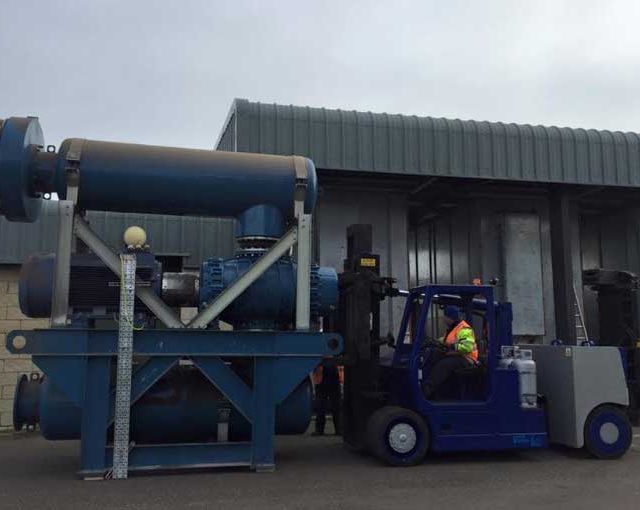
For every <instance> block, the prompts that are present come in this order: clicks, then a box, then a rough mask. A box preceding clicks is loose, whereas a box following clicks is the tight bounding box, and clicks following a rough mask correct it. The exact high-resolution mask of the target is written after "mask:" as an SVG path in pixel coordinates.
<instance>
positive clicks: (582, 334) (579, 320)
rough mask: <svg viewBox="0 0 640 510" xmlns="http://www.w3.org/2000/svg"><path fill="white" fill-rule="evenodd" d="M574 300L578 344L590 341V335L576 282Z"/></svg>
mask: <svg viewBox="0 0 640 510" xmlns="http://www.w3.org/2000/svg"><path fill="white" fill-rule="evenodd" d="M573 300H574V316H573V317H574V320H575V325H576V344H578V345H579V344H581V343H583V342H588V341H589V335H588V333H587V327H586V325H585V323H584V314H583V313H582V307H581V306H580V300H579V299H578V291H577V290H576V286H575V284H574V285H573Z"/></svg>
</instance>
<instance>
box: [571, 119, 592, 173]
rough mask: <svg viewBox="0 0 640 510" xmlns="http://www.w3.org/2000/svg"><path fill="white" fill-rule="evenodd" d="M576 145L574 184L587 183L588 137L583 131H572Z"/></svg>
mask: <svg viewBox="0 0 640 510" xmlns="http://www.w3.org/2000/svg"><path fill="white" fill-rule="evenodd" d="M574 135H575V143H576V169H577V174H576V182H579V183H581V184H588V183H589V137H588V135H587V132H586V131H585V130H584V129H576V130H575V131H574Z"/></svg>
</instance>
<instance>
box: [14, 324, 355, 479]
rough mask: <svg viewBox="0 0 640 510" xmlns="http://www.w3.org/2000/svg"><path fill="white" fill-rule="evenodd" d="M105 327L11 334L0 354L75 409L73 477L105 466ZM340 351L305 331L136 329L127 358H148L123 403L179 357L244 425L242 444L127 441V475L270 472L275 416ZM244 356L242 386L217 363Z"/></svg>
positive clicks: (111, 395) (335, 340)
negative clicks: (14, 357) (32, 371)
mask: <svg viewBox="0 0 640 510" xmlns="http://www.w3.org/2000/svg"><path fill="white" fill-rule="evenodd" d="M117 344H118V333H117V331H113V330H89V329H70V328H60V329H46V330H35V331H12V332H11V333H9V335H7V341H6V345H7V349H8V350H9V352H11V353H14V354H30V355H32V357H33V361H34V363H36V364H37V365H38V367H40V369H42V371H43V372H44V373H45V374H46V375H47V377H48V378H50V380H51V381H52V382H53V383H54V384H55V385H56V386H58V388H59V389H60V390H61V391H62V392H63V393H64V394H65V395H66V397H67V398H68V399H69V400H70V401H71V402H72V403H73V404H74V405H75V406H77V407H78V408H80V409H81V412H82V425H81V430H82V434H81V469H80V472H79V475H80V476H81V477H83V478H90V477H104V476H105V475H106V474H108V473H109V472H110V469H111V467H112V456H113V450H112V446H111V445H110V444H108V434H107V430H108V428H109V426H110V425H111V424H112V423H113V418H114V416H113V414H114V402H115V390H114V387H113V385H112V383H111V367H112V364H113V361H114V360H115V357H116V355H117V350H118V345H117ZM341 350H342V338H341V337H340V336H339V335H337V334H327V333H314V332H299V331H295V332H277V331H260V332H257V331H256V332H244V331H243V332H222V331H210V330H143V331H135V332H134V340H133V354H134V356H144V357H148V361H147V362H146V363H144V364H143V365H142V366H141V367H140V368H139V369H138V370H137V371H136V372H135V373H134V374H133V377H132V382H131V405H132V406H134V405H135V403H136V402H137V401H138V400H139V399H140V398H141V397H142V396H143V395H144V394H145V393H146V392H147V390H149V389H150V388H151V387H152V386H153V385H154V384H155V383H156V382H157V381H158V380H159V379H160V378H161V377H162V376H163V375H164V374H166V373H167V372H168V371H169V370H170V369H171V368H172V367H173V366H174V365H176V364H177V363H178V362H179V361H180V360H182V359H189V360H191V361H192V362H193V364H194V365H195V366H196V367H197V368H198V370H199V371H200V372H201V373H202V374H203V375H204V376H205V377H206V378H207V379H208V380H209V381H210V382H211V383H212V384H213V385H215V386H216V387H217V388H218V389H219V390H220V392H222V393H223V394H224V395H225V397H226V398H227V399H228V400H229V401H230V402H231V403H232V404H233V406H234V407H235V408H236V409H237V410H238V412H239V413H241V414H242V415H243V416H244V418H246V419H247V421H248V422H249V423H250V424H251V427H252V433H251V439H250V441H243V442H220V443H216V442H210V443H179V444H161V445H159V444H150V445H144V444H141V445H138V444H132V449H131V452H130V454H129V470H130V471H149V470H167V469H171V470H174V469H187V468H202V467H223V466H248V467H250V468H251V469H253V470H255V471H271V470H273V469H274V468H275V463H274V444H273V438H274V431H275V410H276V406H277V405H278V404H279V403H280V402H282V401H283V400H284V399H285V398H286V397H287V396H288V395H289V394H290V393H291V392H292V390H293V389H294V388H295V387H296V386H297V385H298V384H299V383H300V382H301V381H302V380H303V379H304V378H305V377H308V374H309V373H310V372H311V371H312V370H313V369H314V367H315V366H316V365H317V364H318V363H319V362H320V360H321V359H322V357H323V356H331V355H335V354H337V353H339V352H340V351H341ZM239 357H241V358H248V359H251V360H252V363H253V385H252V387H250V386H248V385H247V384H246V383H245V382H244V381H243V380H242V379H241V378H240V377H239V376H238V375H237V374H236V373H235V372H234V371H233V370H232V369H231V368H229V366H228V365H227V364H226V363H225V362H224V361H223V358H225V359H228V358H239Z"/></svg>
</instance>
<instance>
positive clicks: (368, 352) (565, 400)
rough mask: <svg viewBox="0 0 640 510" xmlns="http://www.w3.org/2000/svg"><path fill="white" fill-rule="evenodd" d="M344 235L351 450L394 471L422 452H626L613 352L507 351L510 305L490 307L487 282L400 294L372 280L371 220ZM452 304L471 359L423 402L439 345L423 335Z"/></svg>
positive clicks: (623, 403)
mask: <svg viewBox="0 0 640 510" xmlns="http://www.w3.org/2000/svg"><path fill="white" fill-rule="evenodd" d="M347 239H348V243H347V259H346V260H345V262H344V272H343V273H342V274H341V275H340V276H339V285H340V307H339V316H338V317H337V318H336V323H335V326H334V327H335V329H336V330H337V331H339V332H340V333H341V334H342V336H343V338H344V345H345V347H344V353H343V359H342V363H343V364H344V366H345V383H344V399H343V425H342V427H343V431H342V433H343V438H344V441H345V442H346V443H347V444H348V445H350V446H351V447H353V448H354V449H357V450H360V451H367V452H369V453H371V454H373V455H374V456H375V457H377V458H378V459H380V460H381V461H383V462H385V463H387V464H390V465H394V466H411V465H415V464H418V463H420V462H421V461H422V460H423V459H424V457H425V456H426V455H427V454H428V453H429V452H451V451H471V450H485V451H496V450H508V449H531V448H546V447H548V446H549V444H550V443H556V444H563V445H567V446H570V447H573V448H585V449H586V450H587V451H588V452H589V453H590V454H591V455H593V456H595V457H597V458H602V459H613V458H618V457H621V456H622V455H623V454H624V453H625V452H626V451H627V450H628V449H629V447H630V445H631V441H632V436H633V434H632V428H631V424H630V422H629V419H628V417H627V414H626V407H627V406H628V405H629V395H628V391H627V386H626V381H625V375H624V370H623V364H622V359H621V356H620V352H619V350H618V349H616V348H615V347H591V346H573V345H572V346H564V345H556V346H550V345H526V346H514V345H513V339H512V332H511V322H512V310H511V305H510V304H509V303H498V302H496V301H495V298H494V289H493V287H492V286H485V285H426V286H421V287H416V288H414V289H411V290H410V291H408V292H401V291H399V290H397V289H396V288H395V287H394V281H393V280H392V279H390V278H385V277H381V276H380V275H379V267H380V264H379V257H378V256H377V255H376V254H374V253H372V229H371V226H370V225H352V226H350V227H349V228H348V230H347ZM399 297H404V298H405V299H406V304H405V307H404V315H403V319H402V323H401V325H400V330H399V333H398V335H397V337H396V338H393V337H392V336H391V335H387V336H386V337H384V338H383V337H381V335H380V304H381V302H382V301H383V300H384V299H387V298H396V299H397V298H399ZM448 305H455V306H457V307H458V308H459V310H460V311H461V314H462V316H463V318H464V320H466V321H467V322H468V323H469V324H470V325H472V327H473V329H474V331H475V336H476V342H477V344H478V349H479V354H480V356H479V362H478V363H477V364H475V365H474V366H469V368H464V369H460V370H458V371H456V372H455V374H454V376H453V377H452V378H451V380H449V381H447V384H446V388H444V389H443V390H442V391H438V392H437V393H436V395H433V396H431V397H430V398H429V399H427V398H425V396H424V393H423V391H422V382H423V381H424V380H425V378H426V377H427V376H428V371H429V367H430V363H429V359H430V356H432V355H433V353H434V351H436V350H438V349H441V348H442V343H441V342H439V341H437V340H436V339H434V338H430V337H429V336H428V335H427V331H435V328H434V324H435V321H437V317H438V314H439V313H440V312H439V311H440V309H442V308H443V307H445V306H448ZM382 346H387V348H386V349H385V350H387V351H389V350H391V352H392V356H391V358H390V359H387V360H384V359H381V355H380V351H381V347H382ZM383 358H384V356H383ZM598 374H606V377H600V378H597V377H594V376H595V375H598ZM532 378H533V379H532ZM532 382H533V390H532V389H531V384H532Z"/></svg>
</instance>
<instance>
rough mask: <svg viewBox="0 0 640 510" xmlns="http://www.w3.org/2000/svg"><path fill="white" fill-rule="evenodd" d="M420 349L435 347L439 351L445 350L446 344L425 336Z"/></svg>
mask: <svg viewBox="0 0 640 510" xmlns="http://www.w3.org/2000/svg"><path fill="white" fill-rule="evenodd" d="M422 349H423V350H425V349H437V350H439V351H446V350H447V348H446V346H445V345H444V344H443V343H442V342H438V341H437V340H435V339H433V338H431V337H428V336H427V337H425V339H424V341H423V342H422Z"/></svg>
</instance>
